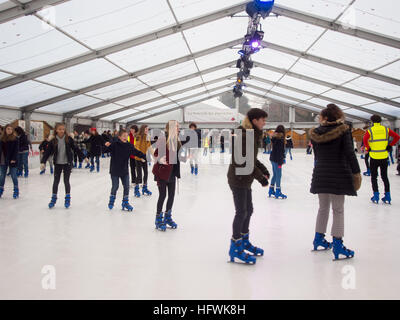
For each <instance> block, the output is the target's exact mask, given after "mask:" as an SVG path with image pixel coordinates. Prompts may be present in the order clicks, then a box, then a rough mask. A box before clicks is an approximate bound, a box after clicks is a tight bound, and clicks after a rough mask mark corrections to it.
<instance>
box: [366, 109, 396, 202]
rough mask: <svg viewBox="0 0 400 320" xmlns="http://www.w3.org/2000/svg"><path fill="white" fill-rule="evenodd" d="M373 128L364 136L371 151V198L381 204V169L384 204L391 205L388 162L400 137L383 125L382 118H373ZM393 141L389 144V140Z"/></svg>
mask: <svg viewBox="0 0 400 320" xmlns="http://www.w3.org/2000/svg"><path fill="white" fill-rule="evenodd" d="M371 121H372V122H373V126H372V127H371V128H370V129H369V130H368V131H367V133H366V134H365V136H364V145H365V148H366V150H369V156H370V167H371V181H372V189H373V191H374V195H373V197H372V198H371V200H372V202H374V203H376V204H378V203H379V188H378V168H380V169H381V177H382V180H383V183H384V184H385V196H384V197H383V198H382V201H383V202H384V203H388V204H391V201H392V199H391V196H390V183H389V178H388V166H389V165H388V160H389V151H390V150H391V149H392V148H393V146H395V145H396V144H397V142H398V141H399V140H400V136H399V135H398V134H397V133H395V132H394V131H392V130H391V129H389V128H387V127H385V126H383V125H382V124H381V122H382V118H381V117H380V116H378V115H373V116H372V117H371ZM390 137H392V138H393V141H392V142H391V143H390V144H389V138H390Z"/></svg>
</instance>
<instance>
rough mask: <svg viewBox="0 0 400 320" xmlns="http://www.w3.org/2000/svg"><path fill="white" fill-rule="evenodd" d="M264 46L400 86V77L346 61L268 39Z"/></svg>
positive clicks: (263, 43) (263, 42)
mask: <svg viewBox="0 0 400 320" xmlns="http://www.w3.org/2000/svg"><path fill="white" fill-rule="evenodd" d="M262 46H263V47H264V48H268V49H271V50H275V51H278V52H282V53H286V54H289V55H292V56H295V57H298V58H302V59H305V60H309V61H313V62H317V63H321V64H325V65H327V66H330V67H334V68H337V69H341V70H344V71H349V72H352V73H355V74H358V75H360V76H364V77H368V78H372V79H375V80H380V81H383V82H387V83H391V84H394V85H396V86H400V80H399V79H395V78H391V77H388V76H385V75H382V74H379V73H376V72H373V71H368V70H364V69H361V68H357V67H353V66H350V65H347V64H344V63H340V62H337V61H333V60H329V59H325V58H322V57H319V56H314V55H312V54H308V53H306V52H303V51H299V50H295V49H291V48H287V47H284V46H281V45H278V44H275V43H271V42H267V41H262Z"/></svg>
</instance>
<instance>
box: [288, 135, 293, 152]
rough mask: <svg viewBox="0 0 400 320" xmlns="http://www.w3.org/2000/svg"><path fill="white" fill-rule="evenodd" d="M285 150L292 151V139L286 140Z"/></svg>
mask: <svg viewBox="0 0 400 320" xmlns="http://www.w3.org/2000/svg"><path fill="white" fill-rule="evenodd" d="M286 149H293V139H292V137H290V138H286Z"/></svg>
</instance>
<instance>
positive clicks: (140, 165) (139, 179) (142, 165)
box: [136, 160, 149, 186]
mask: <svg viewBox="0 0 400 320" xmlns="http://www.w3.org/2000/svg"><path fill="white" fill-rule="evenodd" d="M142 170H143V173H144V174H143V175H142ZM148 176H149V169H148V165H147V161H146V162H142V161H140V160H136V184H141V183H143V184H144V185H146V186H147V179H148Z"/></svg>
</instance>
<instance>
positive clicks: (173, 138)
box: [165, 120, 181, 151]
mask: <svg viewBox="0 0 400 320" xmlns="http://www.w3.org/2000/svg"><path fill="white" fill-rule="evenodd" d="M178 124H179V122H178V121H176V120H169V121H168V123H167V125H166V127H165V131H166V133H167V146H168V147H170V148H169V149H170V150H171V149H172V150H173V151H176V150H179V149H180V148H181V143H180V141H179V139H178V130H177V129H176V127H177V126H178Z"/></svg>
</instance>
